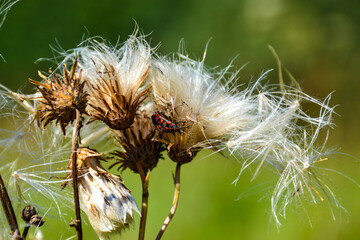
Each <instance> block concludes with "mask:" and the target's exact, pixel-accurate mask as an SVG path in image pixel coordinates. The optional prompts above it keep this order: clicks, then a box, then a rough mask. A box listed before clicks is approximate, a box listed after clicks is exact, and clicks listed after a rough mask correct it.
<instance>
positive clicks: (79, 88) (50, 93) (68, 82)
mask: <svg viewBox="0 0 360 240" xmlns="http://www.w3.org/2000/svg"><path fill="white" fill-rule="evenodd" d="M76 67H77V60H75V62H74V64H73V66H72V68H71V71H70V73H69V72H68V71H67V70H66V67H65V66H64V68H63V76H61V75H59V74H53V75H52V76H51V77H46V76H44V75H42V74H41V73H40V72H39V75H40V77H41V78H43V79H44V80H45V83H42V82H37V81H34V80H31V79H30V80H29V81H30V82H31V83H33V84H35V85H38V86H37V89H38V91H39V92H40V93H41V95H42V98H41V99H39V100H40V102H39V104H38V106H37V110H36V114H35V119H37V121H38V124H39V125H40V122H43V123H44V127H46V125H48V124H49V123H50V122H51V121H56V123H59V124H60V126H61V129H62V131H63V133H64V135H65V128H66V126H67V125H68V124H69V123H71V122H73V121H74V120H75V117H76V109H78V110H79V111H80V112H81V113H85V108H86V102H87V93H86V92H85V90H84V84H85V82H84V81H83V79H82V71H81V70H80V71H78V72H77V73H76Z"/></svg>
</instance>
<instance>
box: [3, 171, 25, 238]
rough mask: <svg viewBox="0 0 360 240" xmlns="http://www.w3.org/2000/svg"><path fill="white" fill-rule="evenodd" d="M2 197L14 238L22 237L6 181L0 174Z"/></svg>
mask: <svg viewBox="0 0 360 240" xmlns="http://www.w3.org/2000/svg"><path fill="white" fill-rule="evenodd" d="M0 198H1V203H2V206H3V209H4V212H5V216H6V219H7V221H8V223H9V226H10V229H11V236H12V239H22V238H21V236H20V231H19V226H18V224H17V220H16V216H15V212H14V208H13V207H12V204H11V200H10V197H9V194H8V192H7V190H6V187H5V184H4V181H3V179H2V177H1V175H0Z"/></svg>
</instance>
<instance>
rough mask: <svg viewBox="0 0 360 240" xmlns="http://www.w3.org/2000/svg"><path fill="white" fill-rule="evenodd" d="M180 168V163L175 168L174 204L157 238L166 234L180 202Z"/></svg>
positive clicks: (157, 239)
mask: <svg viewBox="0 0 360 240" xmlns="http://www.w3.org/2000/svg"><path fill="white" fill-rule="evenodd" d="M180 168H181V164H180V163H178V164H177V165H176V170H175V178H174V184H175V191H174V199H173V204H172V207H171V209H170V213H169V215H168V217H167V218H166V219H165V221H164V223H163V225H162V227H161V229H160V231H159V233H158V235H157V237H156V240H160V239H161V237H162V235H163V234H164V232H165V230H166V228H167V226H168V225H169V223H170V221H171V219H172V218H173V217H174V215H175V211H176V208H177V206H178V203H179V196H180Z"/></svg>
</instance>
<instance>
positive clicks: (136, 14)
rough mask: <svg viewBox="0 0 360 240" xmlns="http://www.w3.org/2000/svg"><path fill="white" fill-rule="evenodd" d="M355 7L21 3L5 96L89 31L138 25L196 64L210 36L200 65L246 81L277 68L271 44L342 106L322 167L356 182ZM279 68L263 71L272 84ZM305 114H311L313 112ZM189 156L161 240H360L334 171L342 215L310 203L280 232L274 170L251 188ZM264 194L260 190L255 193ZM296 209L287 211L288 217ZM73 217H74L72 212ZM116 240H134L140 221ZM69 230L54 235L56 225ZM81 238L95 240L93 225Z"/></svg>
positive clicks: (12, 16)
mask: <svg viewBox="0 0 360 240" xmlns="http://www.w3.org/2000/svg"><path fill="white" fill-rule="evenodd" d="M359 11H360V1H341V2H340V1H334V0H328V1H309V0H302V1H300V0H293V1H284V0H238V1H236V0H224V1H215V0H208V1H196V0H191V1H190V0H184V1H176V2H175V1H164V0H155V1H109V0H104V1H101V2H100V1H89V0H87V1H85V0H78V1H69V0H63V1H44V0H32V1H26V0H23V1H20V2H19V3H17V4H16V5H15V6H14V7H13V8H12V10H11V11H10V12H9V14H8V16H7V19H6V21H5V22H4V25H3V26H2V28H1V29H0V53H1V54H2V56H3V57H4V59H5V60H6V62H0V83H2V84H4V85H6V86H8V87H9V88H11V89H12V90H18V89H20V90H21V91H22V92H25V93H30V92H31V91H32V89H33V87H32V86H31V85H30V84H29V83H28V81H27V79H28V78H29V77H30V78H33V79H39V78H38V76H37V70H39V69H40V70H45V71H46V70H47V69H48V68H50V67H53V68H54V65H53V64H52V63H50V62H40V63H37V64H34V62H35V61H36V60H37V59H39V58H42V57H52V52H51V50H50V47H49V44H55V42H56V39H57V41H58V42H59V43H60V44H61V46H62V47H63V48H64V49H69V48H73V47H75V46H76V45H77V44H78V43H79V42H80V41H81V38H82V36H83V34H84V33H86V34H88V33H89V34H90V35H91V36H96V35H98V36H102V37H104V38H106V39H108V40H110V41H111V42H113V43H115V42H116V41H117V39H118V37H119V36H120V41H124V40H126V38H127V36H128V35H129V34H131V33H132V32H133V30H134V28H135V23H134V20H135V21H136V22H137V24H138V25H139V26H140V28H141V30H142V31H143V32H144V33H145V34H150V33H151V34H150V35H149V36H148V38H147V39H148V40H149V41H150V42H151V46H153V47H154V46H156V45H158V44H160V48H159V49H158V53H160V54H168V53H171V52H174V51H176V50H178V46H179V41H180V40H181V39H184V40H185V43H186V49H187V52H188V53H189V56H190V57H192V58H195V59H201V58H202V55H203V52H204V49H205V46H206V44H207V42H208V41H209V39H211V41H210V44H209V47H208V51H207V57H206V61H205V62H206V64H207V65H208V66H210V67H215V66H221V67H225V66H227V65H228V64H229V62H230V61H231V60H232V59H234V57H236V56H237V58H236V60H235V61H234V65H235V66H236V67H237V68H240V67H241V66H242V65H244V64H246V63H249V64H248V65H247V66H246V68H245V69H244V70H242V71H241V73H240V75H239V77H240V78H239V82H245V83H247V82H248V81H249V80H251V79H252V78H257V77H258V76H259V75H260V74H261V73H262V72H263V71H265V70H267V69H271V68H276V62H275V60H274V58H273V56H272V55H271V53H270V51H269V50H268V48H267V45H268V44H271V45H272V46H273V47H274V48H275V49H276V50H277V52H278V54H279V56H280V58H281V60H282V62H283V63H284V64H285V66H286V67H287V68H288V69H289V70H290V72H291V73H292V74H293V75H294V76H295V77H296V79H297V80H298V81H299V82H300V84H301V86H302V87H303V89H304V91H305V92H306V93H308V94H310V95H312V96H314V97H317V98H320V99H323V98H325V97H326V96H327V95H328V94H329V93H330V92H333V91H335V92H334V94H333V97H332V101H331V104H332V105H338V107H336V112H337V113H338V115H336V116H335V118H334V121H335V124H336V127H335V128H334V130H331V132H330V138H329V141H328V146H329V147H332V146H335V147H337V149H338V150H339V152H343V153H346V154H336V155H334V156H333V157H332V158H331V161H326V162H324V163H321V167H326V168H332V169H336V170H338V171H340V172H342V173H344V174H345V175H346V176H349V177H351V178H353V179H354V180H355V181H357V182H360V177H359V173H360V171H359V169H360V166H359V161H358V159H357V156H359V153H360V151H359V150H358V145H359V140H358V135H359V133H360V125H359V116H360V107H359V105H358V104H359V103H360V94H358V93H359V92H360V81H359V80H360V79H359V76H360V67H359V63H360V44H359V43H360V25H359V24H360V14H359ZM276 76H277V74H276V72H275V71H274V72H272V73H271V74H270V75H269V78H270V79H273V80H274V81H276ZM308 111H309V112H312V111H311V109H308ZM199 159H201V157H199V158H198V160H195V161H194V162H192V163H191V164H187V165H185V166H184V167H183V169H182V186H181V187H182V189H181V191H182V192H181V199H180V204H179V208H178V210H177V213H176V215H175V218H174V220H173V222H172V223H171V224H170V226H169V229H168V230H167V231H166V233H165V235H164V239H290V238H291V239H293V240H295V239H360V201H359V199H360V198H359V197H360V189H359V188H357V187H356V185H355V184H353V183H352V182H351V181H350V180H348V179H347V178H345V177H342V176H340V175H339V174H335V173H334V174H330V173H326V176H325V177H328V178H329V179H330V180H331V181H332V183H333V186H334V189H335V192H336V193H337V194H338V196H339V198H340V201H341V203H342V204H343V206H344V207H345V208H346V209H347V212H345V211H339V210H338V209H335V210H334V212H335V216H336V220H333V219H332V215H331V213H330V210H329V208H328V207H327V203H324V204H323V206H318V207H314V206H311V205H308V206H306V208H307V210H308V213H309V215H310V218H311V220H312V228H311V227H310V226H309V225H310V224H309V220H308V219H307V216H306V214H304V212H303V211H301V210H300V209H297V208H295V206H294V205H292V206H290V211H289V212H288V216H287V219H286V220H283V225H282V226H281V227H280V228H279V229H277V228H276V227H275V226H274V224H273V223H271V222H270V216H271V214H270V195H271V189H267V188H266V187H269V186H271V185H272V184H275V182H274V180H275V177H274V175H273V174H272V172H271V171H263V172H262V174H261V175H260V177H259V178H257V179H256V180H255V181H253V182H250V181H249V180H250V179H251V174H252V172H251V170H249V171H247V172H246V173H245V174H244V175H243V176H242V177H241V179H240V182H239V184H238V185H237V186H236V187H234V186H233V185H231V182H232V181H233V180H234V179H235V178H236V177H237V174H238V172H239V169H240V165H239V164H237V163H236V162H235V161H234V160H233V159H226V158H224V157H222V156H213V157H211V158H208V159H202V160H199ZM174 168H175V165H174V164H173V163H172V162H170V161H163V162H161V164H159V167H158V168H156V169H155V170H154V172H153V174H152V179H151V187H150V210H149V216H148V226H147V230H148V231H147V237H148V239H154V238H155V236H156V233H157V231H158V229H159V228H160V226H161V224H162V222H163V220H164V218H165V216H166V215H167V214H168V211H169V208H170V205H171V201H172V192H173V185H172V181H171V178H172V176H171V171H173V169H174ZM123 176H124V178H125V181H126V184H127V186H128V187H129V188H130V189H132V191H133V193H134V196H135V198H136V199H138V202H140V187H139V179H138V178H137V176H133V175H132V174H131V173H130V172H127V171H126V172H124V174H123ZM264 181H266V182H269V181H270V184H268V185H266V187H264V188H263V190H264V191H261V192H260V193H257V194H251V195H250V196H248V197H245V198H242V199H240V200H238V201H235V199H237V197H238V196H239V195H240V194H242V193H244V192H246V191H247V190H249V189H251V188H253V187H256V186H258V185H259V184H261V183H263V182H264ZM259 189H261V187H259ZM291 209H292V210H291ZM69 214H71V213H69ZM138 220H139V219H138V218H137V219H136V225H135V227H134V229H132V230H130V231H127V232H126V233H125V234H124V238H123V239H136V232H137V228H138V226H137V224H138V222H139V221H138ZM60 227H61V228H62V229H63V230H61V231H65V233H64V235H63V236H61V237H60V236H59V235H56V234H59V228H60ZM42 228H43V229H42V230H43V232H44V234H45V239H60V238H62V239H65V238H66V237H69V236H71V235H72V233H74V232H73V229H69V228H68V227H67V226H66V224H65V223H62V222H61V223H56V221H55V220H54V221H53V220H52V219H51V220H50V219H49V220H48V222H47V223H46V224H45V225H44V227H42ZM85 239H96V238H95V234H94V232H93V231H92V230H91V228H90V227H89V226H87V227H86V230H85Z"/></svg>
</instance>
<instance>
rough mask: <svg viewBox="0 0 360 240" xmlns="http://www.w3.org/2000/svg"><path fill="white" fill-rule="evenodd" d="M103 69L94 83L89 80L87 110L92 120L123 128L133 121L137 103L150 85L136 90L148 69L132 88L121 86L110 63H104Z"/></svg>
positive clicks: (144, 96) (117, 128)
mask: <svg viewBox="0 0 360 240" xmlns="http://www.w3.org/2000/svg"><path fill="white" fill-rule="evenodd" d="M104 68H105V70H104V71H103V72H101V73H98V78H97V79H96V81H97V83H96V84H90V81H88V82H89V106H90V107H91V108H90V109H89V110H88V112H89V114H90V116H91V118H92V121H94V120H100V121H103V122H105V123H106V124H107V125H108V126H109V127H110V128H112V129H114V130H123V129H126V128H128V127H130V126H131V124H132V123H133V122H134V118H135V115H136V111H137V110H138V108H139V105H140V104H141V103H142V102H143V101H144V100H145V99H146V94H147V93H148V92H149V90H150V88H151V86H149V87H147V88H145V89H143V90H141V91H140V92H138V90H139V88H140V86H141V85H142V83H143V82H144V81H145V79H146V77H147V74H148V72H149V69H148V70H147V71H146V72H145V73H144V74H143V75H142V76H141V77H140V78H139V79H136V85H134V86H133V87H132V88H127V86H122V85H121V81H120V76H119V73H118V72H117V70H116V69H115V68H114V67H113V66H112V65H105V64H104Z"/></svg>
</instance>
